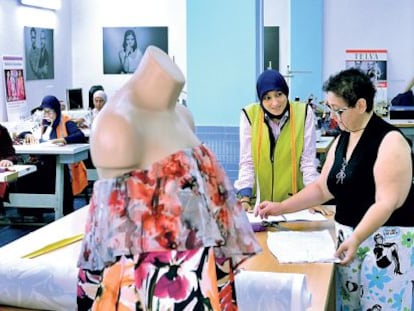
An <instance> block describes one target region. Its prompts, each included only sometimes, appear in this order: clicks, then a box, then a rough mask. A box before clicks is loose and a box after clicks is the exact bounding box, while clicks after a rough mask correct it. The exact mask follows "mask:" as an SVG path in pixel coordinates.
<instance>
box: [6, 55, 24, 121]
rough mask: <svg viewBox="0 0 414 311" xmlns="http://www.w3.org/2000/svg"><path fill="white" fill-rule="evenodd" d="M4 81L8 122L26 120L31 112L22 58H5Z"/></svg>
mask: <svg viewBox="0 0 414 311" xmlns="http://www.w3.org/2000/svg"><path fill="white" fill-rule="evenodd" d="M3 81H4V83H3V84H4V88H3V89H4V95H5V96H4V98H5V99H6V111H7V119H8V121H21V120H26V119H27V118H29V117H30V110H29V107H28V104H27V102H26V87H25V80H24V71H23V57H22V56H3Z"/></svg>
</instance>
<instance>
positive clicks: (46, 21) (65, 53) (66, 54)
mask: <svg viewBox="0 0 414 311" xmlns="http://www.w3.org/2000/svg"><path fill="white" fill-rule="evenodd" d="M67 4H68V1H67V0H63V1H62V9H61V10H59V11H56V12H55V11H50V10H43V9H37V8H32V7H24V6H21V5H20V4H19V1H17V0H1V3H0V29H1V35H0V57H2V56H4V55H17V56H23V57H24V42H23V33H24V27H25V26H29V27H30V26H34V27H41V28H52V29H54V34H53V37H54V58H55V64H54V65H55V79H54V80H33V81H26V85H25V86H26V95H27V96H26V97H27V102H28V104H29V106H30V107H36V106H38V105H40V102H41V100H42V98H43V97H44V96H45V95H49V94H52V95H55V96H57V97H58V98H61V99H64V96H65V87H66V85H70V84H71V81H72V76H71V53H70V44H71V42H70V38H71V35H70V27H69V25H70V24H69V22H70V20H69V16H70V14H69V13H70V11H69V9H68V7H67ZM0 68H1V69H2V64H1V65H0ZM2 76H3V75H2ZM0 81H1V82H0V85H1V90H0V120H6V119H7V114H6V105H5V102H6V100H5V96H4V81H3V80H0Z"/></svg>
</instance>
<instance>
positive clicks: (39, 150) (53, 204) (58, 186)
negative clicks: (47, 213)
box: [5, 142, 89, 219]
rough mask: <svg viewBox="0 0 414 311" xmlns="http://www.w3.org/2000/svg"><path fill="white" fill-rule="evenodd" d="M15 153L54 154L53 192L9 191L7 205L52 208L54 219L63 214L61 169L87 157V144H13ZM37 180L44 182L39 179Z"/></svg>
mask: <svg viewBox="0 0 414 311" xmlns="http://www.w3.org/2000/svg"><path fill="white" fill-rule="evenodd" d="M14 148H15V150H16V153H17V154H32V155H54V156H56V182H55V193H54V194H34V193H10V202H12V204H8V203H5V205H6V206H7V205H8V206H13V207H28V208H53V209H54V210H55V219H58V218H60V217H62V216H63V189H64V187H63V169H64V165H65V164H71V163H76V162H79V161H81V160H85V159H86V158H87V157H88V150H89V144H70V145H64V146H57V145H53V144H51V143H48V142H46V143H40V144H34V145H15V146H14ZM39 182H45V181H41V180H39Z"/></svg>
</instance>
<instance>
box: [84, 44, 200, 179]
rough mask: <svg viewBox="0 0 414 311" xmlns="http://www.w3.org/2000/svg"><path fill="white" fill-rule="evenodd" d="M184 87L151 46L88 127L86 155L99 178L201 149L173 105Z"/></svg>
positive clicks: (181, 77)
mask: <svg viewBox="0 0 414 311" xmlns="http://www.w3.org/2000/svg"><path fill="white" fill-rule="evenodd" d="M184 83H185V79H184V75H183V74H182V72H181V70H180V69H179V68H178V67H177V66H176V64H175V63H174V62H173V61H172V60H171V59H170V58H169V56H168V55H167V54H165V53H164V52H163V51H162V50H160V49H159V48H157V47H154V46H150V47H148V48H147V49H146V51H145V53H144V56H143V58H142V60H141V63H140V65H139V67H138V69H137V71H136V72H135V73H134V74H133V75H132V77H131V79H130V80H129V81H128V82H127V83H126V84H125V85H124V86H123V87H122V88H121V89H120V90H119V91H118V92H117V93H116V94H115V95H114V96H113V97H112V98H111V99H109V101H108V103H107V104H106V105H105V109H103V110H102V111H101V112H100V114H99V117H98V118H97V119H96V120H95V122H94V123H93V127H92V132H91V137H90V144H91V154H92V158H93V162H94V164H95V166H96V168H97V171H98V175H99V176H100V177H102V178H112V177H116V176H119V175H120V174H123V173H125V172H128V171H131V170H133V169H142V168H146V167H147V166H149V165H150V164H151V163H153V162H156V161H157V160H160V159H162V158H164V157H165V156H167V155H169V154H172V153H174V152H175V151H177V150H180V149H183V148H188V147H194V146H196V145H198V144H200V142H199V140H198V139H197V137H196V136H195V134H194V132H193V129H192V128H191V127H190V126H189V123H188V117H189V116H188V111H186V109H185V107H184V106H183V107H177V106H176V103H177V99H178V96H179V94H180V92H181V90H182V88H183V86H184ZM179 106H181V105H179ZM114 155H116V156H114Z"/></svg>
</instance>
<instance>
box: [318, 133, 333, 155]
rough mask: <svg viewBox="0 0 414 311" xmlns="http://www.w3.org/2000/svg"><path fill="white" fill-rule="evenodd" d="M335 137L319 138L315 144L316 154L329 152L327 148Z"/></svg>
mask: <svg viewBox="0 0 414 311" xmlns="http://www.w3.org/2000/svg"><path fill="white" fill-rule="evenodd" d="M334 139H335V137H333V136H321V138H320V139H319V140H318V141H317V142H316V152H318V153H326V152H328V150H329V147H330V146H331V144H332V143H333V141H334Z"/></svg>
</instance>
